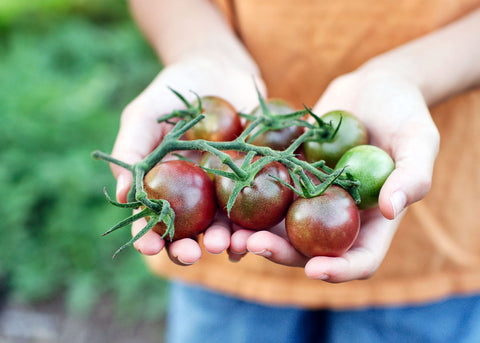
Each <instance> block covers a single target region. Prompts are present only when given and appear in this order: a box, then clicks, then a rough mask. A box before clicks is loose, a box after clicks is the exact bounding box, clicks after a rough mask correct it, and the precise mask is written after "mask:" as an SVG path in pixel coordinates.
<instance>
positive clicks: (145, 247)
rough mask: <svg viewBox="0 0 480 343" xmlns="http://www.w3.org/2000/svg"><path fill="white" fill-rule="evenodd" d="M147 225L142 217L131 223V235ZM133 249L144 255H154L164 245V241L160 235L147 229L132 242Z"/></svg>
mask: <svg viewBox="0 0 480 343" xmlns="http://www.w3.org/2000/svg"><path fill="white" fill-rule="evenodd" d="M145 225H147V221H146V220H145V219H144V218H142V219H139V220H137V221H136V222H134V223H133V224H132V237H134V236H135V235H136V234H138V233H139V232H140V231H141V230H142V229H143V228H144V227H145ZM133 246H134V247H135V249H137V251H138V252H140V253H142V254H144V255H156V254H158V253H159V252H160V251H161V250H162V249H163V247H164V246H165V241H164V240H163V239H162V238H161V237H160V235H159V234H158V233H156V232H154V231H152V230H150V231H148V232H147V233H146V234H145V235H143V236H142V237H141V238H140V239H138V240H137V241H136V242H135V243H133Z"/></svg>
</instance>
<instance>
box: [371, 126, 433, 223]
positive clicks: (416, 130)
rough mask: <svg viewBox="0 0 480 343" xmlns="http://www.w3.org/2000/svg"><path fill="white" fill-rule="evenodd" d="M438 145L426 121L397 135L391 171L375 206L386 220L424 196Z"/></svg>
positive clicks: (429, 181)
mask: <svg viewBox="0 0 480 343" xmlns="http://www.w3.org/2000/svg"><path fill="white" fill-rule="evenodd" d="M439 144H440V137H439V134H438V131H437V129H436V127H435V125H434V124H433V122H431V121H430V119H425V120H424V122H419V123H418V124H413V125H407V126H406V127H405V128H403V129H402V132H401V133H399V134H398V136H397V139H396V141H395V146H394V148H393V149H392V155H393V158H394V160H395V170H394V171H393V172H392V174H391V175H390V176H389V177H388V179H387V181H386V182H385V184H384V185H383V187H382V190H381V192H380V197H379V207H380V210H381V211H382V214H383V215H384V216H385V217H386V218H388V219H393V218H396V217H397V216H398V215H399V214H400V213H401V212H402V210H403V209H405V208H406V207H407V206H409V205H411V204H412V203H414V202H416V201H418V200H420V199H422V198H423V197H424V196H425V195H426V194H427V193H428V191H429V190H430V186H431V182H432V173H433V166H434V162H435V159H436V157H437V153H438V149H439Z"/></svg>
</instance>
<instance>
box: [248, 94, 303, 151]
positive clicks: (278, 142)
mask: <svg viewBox="0 0 480 343" xmlns="http://www.w3.org/2000/svg"><path fill="white" fill-rule="evenodd" d="M266 104H267V108H268V109H269V110H270V112H272V113H273V114H289V113H292V112H295V110H294V109H293V107H292V106H291V105H290V104H289V103H287V102H286V101H284V100H282V99H269V100H267V101H266ZM251 114H252V115H254V116H259V115H260V114H262V108H261V107H260V106H258V107H256V108H255V109H254V110H253V111H252V113H251ZM247 126H248V124H247ZM255 132H256V128H255V130H253V132H252V134H251V135H253V134H255ZM302 133H303V128H301V127H299V126H295V125H292V126H290V127H287V128H284V129H281V130H272V131H267V132H265V133H262V134H260V135H259V136H258V137H256V138H255V139H254V140H253V141H252V142H250V143H251V144H253V145H257V146H268V147H270V148H272V149H275V150H285V149H286V148H288V146H289V145H290V144H291V143H292V142H293V141H294V140H295V139H296V138H298V137H299V136H300V135H301V134H302ZM247 141H248V138H247Z"/></svg>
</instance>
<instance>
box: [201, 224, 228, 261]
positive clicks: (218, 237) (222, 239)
mask: <svg viewBox="0 0 480 343" xmlns="http://www.w3.org/2000/svg"><path fill="white" fill-rule="evenodd" d="M230 235H231V228H230V223H229V222H228V220H227V219H226V218H225V217H224V216H217V217H216V218H215V220H214V221H213V223H212V224H211V225H210V227H209V228H208V229H207V230H206V231H205V234H204V235H203V245H204V246H205V250H206V251H207V252H209V253H210V254H215V255H217V254H220V253H222V252H224V251H225V250H226V249H228V247H229V246H230Z"/></svg>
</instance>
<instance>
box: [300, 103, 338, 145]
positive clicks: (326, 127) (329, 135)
mask: <svg viewBox="0 0 480 343" xmlns="http://www.w3.org/2000/svg"><path fill="white" fill-rule="evenodd" d="M305 109H306V111H307V112H308V113H309V114H310V115H311V116H312V118H313V119H314V120H315V126H314V127H316V128H318V129H321V130H315V131H314V134H313V135H312V136H311V137H310V138H308V139H306V140H305V142H329V141H332V140H333V139H334V138H335V136H336V135H337V133H338V130H339V129H340V126H341V125H342V120H343V116H342V115H340V120H339V121H338V124H337V125H336V126H335V127H334V126H333V123H332V122H331V121H330V122H328V123H327V122H325V121H324V120H323V119H322V118H320V117H319V116H318V115H316V114H315V113H313V112H312V110H311V109H310V108H308V107H307V106H305Z"/></svg>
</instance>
